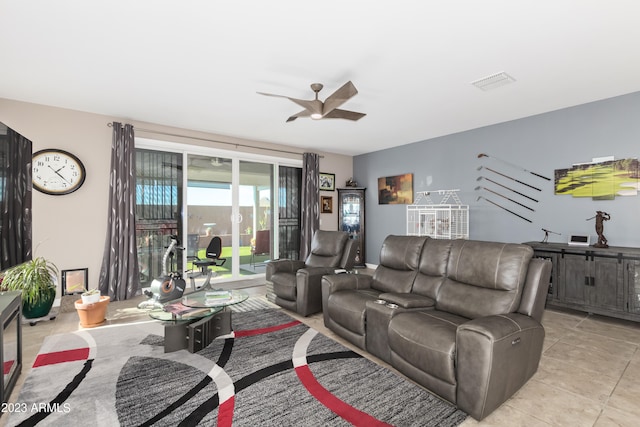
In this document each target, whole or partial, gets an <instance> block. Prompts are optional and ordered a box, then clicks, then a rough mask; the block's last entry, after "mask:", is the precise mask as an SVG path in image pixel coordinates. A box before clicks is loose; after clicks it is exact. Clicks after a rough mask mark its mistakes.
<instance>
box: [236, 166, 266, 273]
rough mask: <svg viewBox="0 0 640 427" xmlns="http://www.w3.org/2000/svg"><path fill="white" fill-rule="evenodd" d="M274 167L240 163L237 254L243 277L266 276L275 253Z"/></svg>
mask: <svg viewBox="0 0 640 427" xmlns="http://www.w3.org/2000/svg"><path fill="white" fill-rule="evenodd" d="M273 168H274V167H273V165H272V164H268V163H258V162H249V161H244V160H241V161H240V178H239V188H238V213H239V215H238V221H239V227H238V229H239V238H238V255H239V264H238V265H239V271H238V274H239V275H241V276H247V275H253V274H263V273H264V272H265V269H266V267H265V262H266V261H267V260H270V259H271V258H272V254H273V233H272V230H273V218H272V215H271V213H272V212H273Z"/></svg>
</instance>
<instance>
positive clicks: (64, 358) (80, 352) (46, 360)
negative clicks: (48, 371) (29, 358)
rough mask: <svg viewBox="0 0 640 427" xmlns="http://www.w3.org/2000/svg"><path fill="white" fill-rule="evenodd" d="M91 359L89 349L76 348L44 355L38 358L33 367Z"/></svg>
mask: <svg viewBox="0 0 640 427" xmlns="http://www.w3.org/2000/svg"><path fill="white" fill-rule="evenodd" d="M88 357H89V347H85V348H76V349H74V350H64V351H54V352H53V353H42V354H39V355H38V357H36V361H35V362H33V367H34V368H37V367H39V366H45V365H55V364H56V363H64V362H73V361H76V360H87V358H88Z"/></svg>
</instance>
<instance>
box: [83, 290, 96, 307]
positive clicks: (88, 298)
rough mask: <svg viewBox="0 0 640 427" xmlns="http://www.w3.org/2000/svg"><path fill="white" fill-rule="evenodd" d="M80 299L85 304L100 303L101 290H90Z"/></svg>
mask: <svg viewBox="0 0 640 427" xmlns="http://www.w3.org/2000/svg"><path fill="white" fill-rule="evenodd" d="M80 298H82V303H83V304H92V303H95V302H98V301H100V290H99V289H90V290H88V291H87V290H85V291H84V292H83V293H82V295H80Z"/></svg>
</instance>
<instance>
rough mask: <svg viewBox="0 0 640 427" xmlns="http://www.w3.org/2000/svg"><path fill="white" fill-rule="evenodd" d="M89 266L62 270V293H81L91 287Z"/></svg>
mask: <svg viewBox="0 0 640 427" xmlns="http://www.w3.org/2000/svg"><path fill="white" fill-rule="evenodd" d="M88 278H89V269H88V268H78V269H75V270H62V295H72V294H79V293H82V292H84V291H85V290H87V289H89V288H88V287H87V286H88V285H89V284H88V280H89V279H88Z"/></svg>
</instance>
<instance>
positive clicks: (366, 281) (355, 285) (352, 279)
mask: <svg viewBox="0 0 640 427" xmlns="http://www.w3.org/2000/svg"><path fill="white" fill-rule="evenodd" d="M372 279H373V278H372V277H371V276H369V275H366V274H328V275H325V276H324V277H323V278H322V289H323V291H322V292H323V293H324V289H325V288H326V290H327V296H328V295H330V294H332V293H333V292H336V291H341V290H346V289H369V288H371V282H372Z"/></svg>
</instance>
